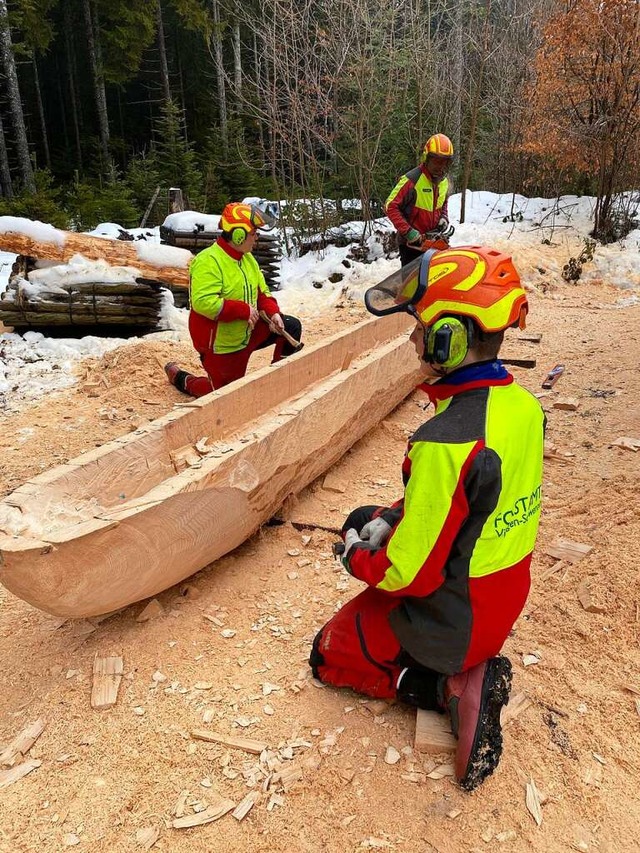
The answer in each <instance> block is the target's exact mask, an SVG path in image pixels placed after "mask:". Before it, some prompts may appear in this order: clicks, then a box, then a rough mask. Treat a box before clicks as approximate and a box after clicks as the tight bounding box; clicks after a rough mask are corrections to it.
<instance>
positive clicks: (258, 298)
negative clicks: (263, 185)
mask: <svg viewBox="0 0 640 853" xmlns="http://www.w3.org/2000/svg"><path fill="white" fill-rule="evenodd" d="M273 224H275V220H272V219H270V217H269V214H267V213H265V211H262V210H260V208H258V207H256V206H255V205H249V204H241V203H236V202H233V203H231V204H228V205H227V206H226V207H225V209H224V210H223V211H222V216H221V217H220V228H221V229H222V234H221V236H220V237H219V238H218V239H217V241H216V242H215V243H214V244H213V245H212V246H209V247H208V248H207V249H204V250H203V251H202V252H200V253H199V254H198V255H196V257H195V258H194V259H193V261H192V262H191V267H190V269H189V274H190V278H191V284H190V299H191V312H190V314H189V333H190V335H191V340H192V341H193V345H194V347H195V348H196V350H197V351H198V354H199V355H200V360H201V361H202V365H203V367H204V369H205V370H206V371H207V376H193V375H192V374H191V373H187V372H186V371H185V370H181V369H180V368H179V367H178V365H177V364H176V363H175V362H173V361H171V362H169V363H168V364H166V365H165V368H164V369H165V372H166V374H167V376H168V377H169V381H170V382H171V384H172V385H175V387H176V388H177V389H178V390H179V391H183V392H184V393H185V394H190V395H191V396H192V397H203V396H204V395H205V394H209V393H211V391H213V390H214V389H216V388H223V387H224V386H225V385H228V384H229V383H230V382H233V381H234V380H236V379H240V378H241V377H242V376H244V375H245V373H246V372H247V366H248V364H249V358H250V357H251V353H253V352H254V351H255V350H257V349H263V348H264V347H268V346H271V345H272V344H275V350H274V353H273V362H276V361H280V359H282V358H285V357H286V356H288V355H291V354H292V353H293V352H295V351H296V349H295V347H294V346H293V345H292V344H291V343H290V342H289V341H287V340H286V339H285V337H283V333H288V335H289V336H290V337H291V338H295V340H296V341H299V340H300V333H301V331H302V326H301V323H300V321H299V320H298V319H296V318H295V317H289V316H287V315H286V314H285V315H282V314H280V309H279V307H278V303H277V302H276V300H275V299H274V298H273V297H272V296H271V293H270V291H269V287H268V286H267V283H266V281H265V278H264V275H263V274H262V270H261V269H260V267H259V266H258V262H257V261H256V259H255V258H254V257H253V255H252V254H251V252H252V251H253V248H254V246H255V245H256V240H257V235H258V229H259V228H264V227H267V226H272V225H273ZM261 314H262V315H263V316H262V317H261ZM263 317H266V318H267V319H263ZM273 362H272V363H273Z"/></svg>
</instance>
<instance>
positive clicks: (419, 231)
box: [385, 133, 453, 266]
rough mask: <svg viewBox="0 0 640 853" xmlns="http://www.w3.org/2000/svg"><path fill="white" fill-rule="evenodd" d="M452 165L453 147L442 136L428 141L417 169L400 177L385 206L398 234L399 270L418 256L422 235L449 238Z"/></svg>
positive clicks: (422, 240)
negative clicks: (430, 234) (449, 198)
mask: <svg viewBox="0 0 640 853" xmlns="http://www.w3.org/2000/svg"><path fill="white" fill-rule="evenodd" d="M452 161H453V145H452V144H451V140H450V139H449V137H448V136H445V135H444V133H435V134H434V135H433V136H430V137H429V139H427V141H426V143H425V146H424V148H423V149H422V156H421V157H420V165H419V166H416V168H415V169H412V170H411V171H410V172H407V174H406V175H403V176H402V177H401V178H400V180H399V181H398V183H397V184H396V185H395V187H394V188H393V189H392V190H391V193H390V195H389V198H388V199H387V200H386V202H385V213H386V214H387V216H388V217H389V219H390V220H391V222H392V223H393V225H394V227H395V229H396V231H397V232H398V247H399V249H400V261H401V263H402V266H405V264H408V263H409V261H412V260H413V259H414V258H416V257H419V255H420V254H421V250H420V246H421V245H422V243H423V242H424V239H425V234H427V233H429V232H434V231H439V232H440V233H441V234H443V235H446V236H449V237H450V236H451V233H452V231H453V229H449V216H448V212H447V199H448V197H449V179H448V178H447V173H448V171H449V169H450V168H451V163H452Z"/></svg>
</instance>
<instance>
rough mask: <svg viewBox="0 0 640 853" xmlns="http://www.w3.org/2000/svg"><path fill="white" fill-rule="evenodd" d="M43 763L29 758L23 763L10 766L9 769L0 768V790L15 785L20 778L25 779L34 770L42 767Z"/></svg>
mask: <svg viewBox="0 0 640 853" xmlns="http://www.w3.org/2000/svg"><path fill="white" fill-rule="evenodd" d="M41 764H42V761H38V760H36V759H35V758H29V759H27V761H23V762H22V764H16V766H15V767H10V768H9V769H8V770H0V790H2V789H3V788H8V787H9V785H13V783H14V782H17V781H18V780H19V779H23V778H24V777H25V776H26V775H27V774H29V773H31V771H32V770H36V769H37V768H38V767H40V765H41Z"/></svg>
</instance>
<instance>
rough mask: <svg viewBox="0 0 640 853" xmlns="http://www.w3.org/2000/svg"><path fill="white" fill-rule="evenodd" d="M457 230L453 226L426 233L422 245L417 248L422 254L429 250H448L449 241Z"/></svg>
mask: <svg viewBox="0 0 640 853" xmlns="http://www.w3.org/2000/svg"><path fill="white" fill-rule="evenodd" d="M455 230H456V229H455V228H454V227H453V225H448V226H447V227H446V228H444V229H441V228H434V229H433V231H426V232H425V233H424V234H423V235H422V243H420V245H419V246H417V247H416V248H417V249H419V251H421V252H427V251H428V250H429V249H436V250H437V251H440V250H441V249H448V248H449V240H450V238H451V237H452V236H453V232H454V231H455Z"/></svg>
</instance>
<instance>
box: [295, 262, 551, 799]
mask: <svg viewBox="0 0 640 853" xmlns="http://www.w3.org/2000/svg"><path fill="white" fill-rule="evenodd" d="M365 302H366V304H367V308H368V309H369V310H370V311H371V312H372V313H374V314H378V315H381V314H386V313H392V312H394V311H398V310H406V311H408V312H409V313H411V314H412V315H413V316H414V317H415V319H416V320H417V324H416V328H415V330H414V332H413V334H412V341H413V343H414V346H415V348H416V351H417V353H418V355H419V358H420V363H421V366H422V372H423V376H424V378H425V380H426V384H424V385H422V386H421V388H422V389H423V390H424V391H425V392H426V393H427V395H428V396H429V398H430V400H431V402H432V403H433V404H434V406H435V414H434V416H433V417H432V418H431V419H430V420H428V421H427V422H426V423H424V424H423V425H422V426H421V427H419V428H418V430H417V431H416V432H415V433H414V435H413V436H412V437H411V439H410V440H409V445H408V448H407V451H406V455H405V458H404V463H403V466H402V475H403V481H404V496H403V497H402V498H401V499H400V500H399V501H398V502H397V503H396V504H394V505H393V506H391V507H379V506H364V507H360V508H358V509H356V510H354V511H353V512H352V513H351V514H350V515H349V516H348V518H347V519H346V521H345V523H344V526H343V528H342V536H343V539H344V552H343V557H342V561H343V565H344V566H345V568H346V569H347V571H349V572H350V574H352V575H353V576H354V577H355V578H358V580H361V581H363V582H364V583H365V584H367V587H366V589H365V590H364V591H363V592H361V593H359V594H358V595H356V597H355V598H353V599H352V600H351V601H349V602H347V603H346V604H345V606H344V607H342V609H341V610H340V611H339V612H338V613H336V614H335V616H333V618H332V619H331V620H330V621H329V622H328V623H327V624H326V625H325V626H324V628H322V630H321V631H320V632H319V633H318V635H317V636H316V638H315V640H314V643H313V649H312V652H311V657H310V664H311V667H312V669H313V673H314V675H315V676H316V678H318V679H319V680H320V681H323V682H325V683H326V684H331V685H333V686H335V687H350V688H352V689H354V690H357V691H359V692H360V693H364V694H366V695H368V696H375V697H379V698H383V699H392V698H397V699H399V700H400V701H402V702H406V703H407V704H409V705H412V706H415V707H418V708H423V709H426V710H440V711H443V712H448V713H449V714H450V716H451V725H452V730H453V732H454V734H455V735H456V736H457V738H458V745H457V751H456V762H455V773H456V778H457V779H458V782H459V783H460V785H461V786H462V787H463V788H464V789H466V790H472V789H473V788H475V787H476V786H477V785H479V784H480V783H481V782H482V781H483V780H484V779H485V778H486V777H487V776H488V775H489V774H490V773H492V772H493V770H494V769H495V768H496V766H497V764H498V761H499V759H500V754H501V751H502V733H501V728H500V711H501V708H502V706H503V705H504V704H506V702H507V701H508V697H509V689H510V685H511V664H510V663H509V661H508V659H507V658H506V657H503V656H500V655H499V652H500V650H501V648H502V645H503V644H504V642H505V640H506V639H507V637H508V635H509V632H510V630H511V628H512V627H513V624H514V623H515V621H516V619H517V618H518V616H519V614H520V613H521V611H522V608H523V607H524V604H525V601H526V599H527V595H528V592H529V586H530V574H529V566H530V564H531V556H532V552H533V548H534V544H535V541H536V535H537V531H538V523H539V520H540V491H541V479H542V456H543V434H544V414H543V412H542V409H541V407H540V404H539V402H538V401H537V400H536V398H535V397H534V396H533V395H532V394H530V393H529V392H528V391H526V390H525V389H524V388H522V387H521V386H520V385H518V384H517V383H516V382H515V381H514V378H513V376H511V375H510V374H509V373H508V372H507V370H506V369H505V368H504V366H503V364H502V362H501V361H500V360H499V358H498V352H499V350H500V346H501V344H502V339H503V336H504V331H505V329H507V328H509V327H510V326H514V325H516V326H517V325H519V326H520V327H521V328H522V327H524V319H525V315H526V312H527V297H526V294H525V291H524V290H523V288H522V287H521V284H520V279H519V277H518V274H517V272H516V270H515V268H514V266H513V264H512V262H511V258H509V257H508V256H506V255H503V254H500V253H499V252H496V251H494V250H492V249H487V248H485V247H477V246H467V247H464V248H460V249H448V250H445V251H441V252H437V253H434V252H431V251H430V252H427V253H426V254H425V255H423V257H422V258H420V259H418V260H416V261H414V262H413V263H412V264H411V265H410V266H407V267H404V268H403V269H402V270H401V271H399V272H398V273H395V274H394V275H393V276H391V277H390V278H388V279H386V280H385V281H383V282H382V283H381V284H379V285H377V286H376V287H374V288H370V290H369V291H367V293H366V295H365Z"/></svg>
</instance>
